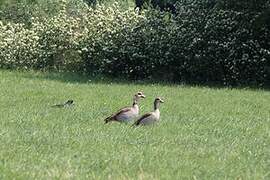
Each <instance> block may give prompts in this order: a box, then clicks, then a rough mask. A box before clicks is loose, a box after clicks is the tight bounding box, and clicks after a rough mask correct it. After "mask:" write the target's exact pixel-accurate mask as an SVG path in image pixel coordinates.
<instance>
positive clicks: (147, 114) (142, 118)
mask: <svg viewBox="0 0 270 180" xmlns="http://www.w3.org/2000/svg"><path fill="white" fill-rule="evenodd" d="M151 115H152V113H146V114H144V115H142V116H141V117H140V119H138V120H137V121H136V122H135V123H134V125H135V126H138V125H140V123H141V121H142V120H144V119H145V118H147V117H149V116H151Z"/></svg>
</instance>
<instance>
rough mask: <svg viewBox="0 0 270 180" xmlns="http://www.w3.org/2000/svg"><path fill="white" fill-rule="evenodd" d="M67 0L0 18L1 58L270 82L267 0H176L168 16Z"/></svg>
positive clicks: (0, 61)
mask: <svg viewBox="0 0 270 180" xmlns="http://www.w3.org/2000/svg"><path fill="white" fill-rule="evenodd" d="M71 2H72V1H65V0H62V1H60V2H58V6H57V8H58V10H57V11H56V13H55V14H54V15H52V16H50V17H46V18H42V16H34V15H32V17H31V18H30V19H28V21H27V23H22V24H19V23H18V22H14V21H10V22H8V21H7V20H6V19H5V20H4V21H3V22H0V49H1V51H0V66H1V67H2V68H34V69H41V68H42V69H56V70H63V71H76V72H86V73H102V74H106V75H110V76H115V77H125V78H130V79H145V78H154V79H160V80H170V81H174V82H196V83H205V82H217V83H224V84H226V85H240V84H249V85H250V84H255V85H269V82H270V48H269V47H270V45H269V41H268V39H270V30H269V29H270V28H269V24H268V21H267V18H266V16H267V13H268V8H269V7H270V6H268V5H267V3H266V4H265V6H264V8H263V9H260V11H236V10H235V9H233V8H231V9H229V8H227V7H222V6H221V5H220V4H219V5H218V4H217V5H216V6H209V1H199V0H198V1H191V0H181V1H178V3H177V16H174V15H171V14H170V13H167V12H159V11H157V10H150V9H149V10H145V11H143V12H142V13H140V14H138V13H137V12H135V11H134V9H133V8H130V9H129V10H121V8H120V7H119V5H117V4H114V5H113V6H112V7H109V8H108V7H104V6H97V7H96V8H95V9H92V8H90V7H88V6H86V5H84V4H83V3H82V2H80V3H79V2H77V5H76V6H71V4H72V3H71ZM32 14H34V13H32Z"/></svg>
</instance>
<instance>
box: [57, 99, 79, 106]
mask: <svg viewBox="0 0 270 180" xmlns="http://www.w3.org/2000/svg"><path fill="white" fill-rule="evenodd" d="M71 105H74V101H73V100H71V99H70V100H68V101H67V102H65V103H63V104H55V105H53V106H52V107H58V108H64V107H70V106H71Z"/></svg>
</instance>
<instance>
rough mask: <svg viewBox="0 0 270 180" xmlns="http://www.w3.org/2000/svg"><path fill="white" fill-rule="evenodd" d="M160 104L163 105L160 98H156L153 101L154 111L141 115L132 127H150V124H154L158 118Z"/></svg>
mask: <svg viewBox="0 0 270 180" xmlns="http://www.w3.org/2000/svg"><path fill="white" fill-rule="evenodd" d="M160 103H164V101H163V100H162V99H161V98H160V97H157V98H156V99H155V101H154V111H153V112H149V113H146V114H144V115H142V116H141V117H140V119H138V120H137V121H136V122H135V123H134V124H133V126H139V125H150V124H154V123H156V122H158V121H159V117H160V112H159V109H158V108H159V106H160Z"/></svg>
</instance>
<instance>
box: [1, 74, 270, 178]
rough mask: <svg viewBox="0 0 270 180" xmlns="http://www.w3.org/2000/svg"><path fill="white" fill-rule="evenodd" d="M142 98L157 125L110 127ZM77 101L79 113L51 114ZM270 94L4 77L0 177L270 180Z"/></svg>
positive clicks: (70, 78) (35, 76) (52, 77)
mask: <svg viewBox="0 0 270 180" xmlns="http://www.w3.org/2000/svg"><path fill="white" fill-rule="evenodd" d="M138 90H142V91H143V92H144V93H145V95H146V96H147V98H146V99H145V100H143V101H141V113H144V112H147V111H149V110H152V106H153V105H152V104H153V102H152V101H153V99H154V97H156V96H162V97H164V100H165V101H166V102H165V103H164V104H162V106H161V110H160V111H161V122H160V123H159V124H158V125H156V126H153V127H140V128H131V127H130V124H118V123H111V124H109V125H104V124H103V119H104V118H105V117H106V116H107V115H109V114H110V113H111V112H113V111H115V110H117V109H119V108H120V107H122V106H126V105H129V104H131V99H132V95H133V94H134V93H135V92H136V91H138ZM67 99H74V101H75V103H76V105H75V106H74V107H73V108H64V109H56V108H51V107H50V106H51V105H53V104H55V103H59V102H63V101H65V100H67ZM269 102H270V92H268V91H266V90H249V89H229V88H220V89H218V88H208V87H190V86H184V85H178V86H177V85H171V86H169V85H164V84H163V85H159V84H150V83H130V84H129V83H125V82H116V81H114V82H110V81H109V80H98V79H96V80H94V79H92V80H91V79H87V78H86V77H81V76H78V75H74V74H55V73H50V74H49V73H37V72H10V71H3V70H1V71H0V143H1V144H0V179H184V178H185V179H236V178H239V179H269V178H270V103H269Z"/></svg>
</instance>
